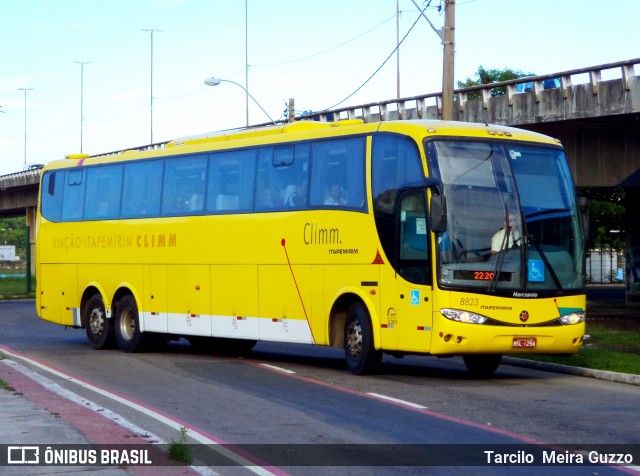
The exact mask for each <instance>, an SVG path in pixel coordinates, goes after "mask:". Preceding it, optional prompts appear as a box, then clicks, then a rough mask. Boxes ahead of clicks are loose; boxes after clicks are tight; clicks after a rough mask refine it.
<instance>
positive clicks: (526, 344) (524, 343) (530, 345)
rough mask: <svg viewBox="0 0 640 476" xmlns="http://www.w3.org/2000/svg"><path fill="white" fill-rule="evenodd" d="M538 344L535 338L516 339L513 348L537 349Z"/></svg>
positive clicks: (512, 344)
mask: <svg viewBox="0 0 640 476" xmlns="http://www.w3.org/2000/svg"><path fill="white" fill-rule="evenodd" d="M537 342H538V341H537V339H536V338H535V337H514V338H513V342H512V343H511V347H513V348H514V349H535V347H536V344H537Z"/></svg>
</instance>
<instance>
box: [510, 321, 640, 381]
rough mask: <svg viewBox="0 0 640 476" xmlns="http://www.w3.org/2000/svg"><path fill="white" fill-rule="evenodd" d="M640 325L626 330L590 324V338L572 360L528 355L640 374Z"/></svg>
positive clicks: (596, 323) (602, 323)
mask: <svg viewBox="0 0 640 476" xmlns="http://www.w3.org/2000/svg"><path fill="white" fill-rule="evenodd" d="M639 325H640V320H639V321H638V323H636V322H633V321H632V322H631V323H630V324H628V325H626V326H622V327H621V326H620V324H619V323H616V324H615V325H612V323H611V322H599V321H593V322H588V323H587V334H588V335H589V338H588V339H587V340H586V341H585V344H584V345H583V346H582V348H581V349H580V351H579V352H578V353H577V354H575V355H571V356H556V355H526V356H522V357H524V358H527V359H530V360H536V361H540V362H552V363H556V364H563V365H570V366H573V367H584V368H588V369H597V370H609V371H612V372H621V373H625V374H640V332H639V331H638V326H639Z"/></svg>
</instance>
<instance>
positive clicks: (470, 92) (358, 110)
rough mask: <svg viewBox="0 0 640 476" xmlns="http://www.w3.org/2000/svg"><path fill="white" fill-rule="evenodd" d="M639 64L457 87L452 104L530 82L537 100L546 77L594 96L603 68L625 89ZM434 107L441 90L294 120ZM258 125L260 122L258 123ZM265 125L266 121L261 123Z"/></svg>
mask: <svg viewBox="0 0 640 476" xmlns="http://www.w3.org/2000/svg"><path fill="white" fill-rule="evenodd" d="M638 64H640V58H635V59H632V60H627V61H618V62H615V63H606V64H601V65H597V66H591V67H587V68H580V69H572V70H568V71H562V72H559V73H553V74H546V75H541V76H528V77H523V78H518V79H514V80H510V81H502V82H497V83H489V84H483V85H479V86H472V87H468V88H460V89H455V90H454V96H455V101H456V107H457V108H458V110H459V111H460V112H463V111H464V108H465V105H466V103H467V101H468V100H469V97H470V96H471V97H473V96H479V97H481V98H482V101H483V105H484V107H485V108H487V107H488V104H489V99H490V98H491V97H492V92H493V91H495V88H500V87H502V88H504V89H505V94H506V95H507V97H508V100H509V105H512V99H513V96H514V95H515V94H518V93H517V92H516V88H517V85H518V84H523V83H532V84H533V88H532V90H533V93H534V94H535V97H536V101H537V102H539V101H540V93H541V92H542V90H543V89H544V86H543V85H544V81H545V80H549V79H554V80H555V79H559V80H560V87H561V88H562V94H563V97H564V98H568V97H569V94H570V90H571V86H572V84H573V82H572V81H573V79H575V78H576V77H578V78H579V77H581V76H584V75H586V76H587V77H588V81H589V82H590V84H591V91H592V92H593V94H594V95H596V94H598V92H599V85H600V82H601V81H602V73H603V71H607V70H619V71H620V74H621V77H622V84H623V87H624V88H625V89H626V90H629V89H630V85H629V81H630V78H631V77H632V76H635V75H636V74H635V66H636V65H638ZM434 105H435V106H437V116H440V114H441V113H442V93H441V92H437V93H429V94H423V95H420V96H411V97H404V98H399V99H389V100H386V101H379V102H373V103H369V104H363V105H358V106H348V107H342V108H337V109H331V110H326V111H318V112H311V113H307V114H305V115H304V116H302V117H300V118H296V119H313V120H316V121H322V122H334V121H337V120H341V119H354V118H360V119H363V120H364V121H365V122H368V121H370V120H381V121H385V120H389V119H422V118H426V117H427V110H426V108H427V106H434ZM260 125H262V124H260ZM265 125H266V124H265Z"/></svg>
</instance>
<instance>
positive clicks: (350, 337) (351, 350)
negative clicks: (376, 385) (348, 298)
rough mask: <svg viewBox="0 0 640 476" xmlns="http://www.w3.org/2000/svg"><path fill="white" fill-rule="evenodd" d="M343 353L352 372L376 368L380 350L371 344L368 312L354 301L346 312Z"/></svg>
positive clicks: (361, 373)
mask: <svg viewBox="0 0 640 476" xmlns="http://www.w3.org/2000/svg"><path fill="white" fill-rule="evenodd" d="M344 354H345V358H346V360H347V367H348V368H349V370H350V371H351V373H352V374H355V375H365V374H369V373H372V372H374V371H375V370H377V368H378V366H379V364H380V360H381V359H382V352H381V351H379V350H376V349H375V347H374V345H373V330H372V327H371V319H370V318H369V312H368V311H367V308H366V307H365V306H364V304H362V303H360V302H356V303H354V304H352V305H351V307H350V308H349V311H348V312H347V321H346V324H345V327H344Z"/></svg>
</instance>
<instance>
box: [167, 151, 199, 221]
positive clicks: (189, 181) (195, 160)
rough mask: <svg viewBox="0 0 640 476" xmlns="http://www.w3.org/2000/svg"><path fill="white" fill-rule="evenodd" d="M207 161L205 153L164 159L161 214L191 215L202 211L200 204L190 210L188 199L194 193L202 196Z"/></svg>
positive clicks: (192, 196)
mask: <svg viewBox="0 0 640 476" xmlns="http://www.w3.org/2000/svg"><path fill="white" fill-rule="evenodd" d="M207 162H208V160H207V156H206V155H195V156H191V157H176V158H171V159H167V160H166V162H165V173H164V183H163V187H162V215H164V216H171V215H193V214H196V213H200V212H202V210H203V208H202V206H201V207H200V208H199V209H196V210H190V209H189V201H190V200H191V199H192V198H195V197H194V195H201V196H202V197H204V193H205V184H206V179H207ZM200 205H202V203H200Z"/></svg>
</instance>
